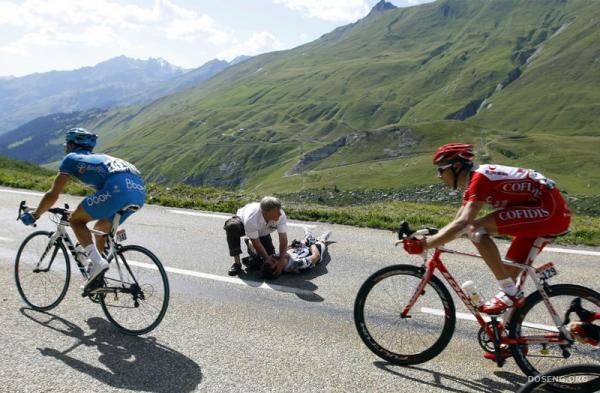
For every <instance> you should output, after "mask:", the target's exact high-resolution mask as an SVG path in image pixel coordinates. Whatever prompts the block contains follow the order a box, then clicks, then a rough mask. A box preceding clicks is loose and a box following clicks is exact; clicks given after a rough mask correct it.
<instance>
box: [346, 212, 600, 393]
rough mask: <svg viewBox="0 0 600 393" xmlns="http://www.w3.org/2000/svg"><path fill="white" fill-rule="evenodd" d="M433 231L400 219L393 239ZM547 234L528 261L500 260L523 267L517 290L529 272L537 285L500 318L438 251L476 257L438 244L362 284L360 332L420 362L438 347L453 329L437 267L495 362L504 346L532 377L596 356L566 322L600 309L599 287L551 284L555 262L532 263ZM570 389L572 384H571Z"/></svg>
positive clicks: (384, 349)
mask: <svg viewBox="0 0 600 393" xmlns="http://www.w3.org/2000/svg"><path fill="white" fill-rule="evenodd" d="M435 233H437V230H436V229H431V228H426V229H421V230H418V231H412V230H411V229H410V228H409V226H408V224H407V223H406V222H403V223H402V224H401V225H400V230H399V231H398V238H399V239H400V240H403V239H409V238H414V237H417V236H429V235H433V234H435ZM551 240H552V237H544V238H538V239H536V241H535V243H534V245H533V247H532V248H531V251H530V253H529V257H528V261H527V263H525V264H518V263H513V262H510V261H507V260H503V262H504V263H505V264H506V265H509V266H515V267H518V268H520V269H522V270H523V271H522V273H521V274H520V276H519V278H518V280H517V286H518V287H519V290H522V289H523V288H524V286H525V280H526V278H527V277H528V276H529V277H531V278H532V280H533V282H534V284H535V286H536V288H537V290H536V291H534V292H533V293H531V294H530V295H529V296H527V298H526V299H525V303H524V305H523V306H522V307H520V308H513V309H509V310H508V311H507V312H505V313H504V314H503V315H501V317H502V318H500V316H498V315H490V316H487V315H482V314H481V313H480V312H479V311H478V310H477V308H476V307H475V305H473V304H472V303H471V300H470V298H469V296H468V295H467V294H466V293H465V292H464V291H463V289H462V288H461V287H460V285H459V284H458V282H457V281H456V280H455V279H454V277H453V276H452V274H451V273H450V272H449V271H448V269H447V268H446V266H445V265H444V263H443V262H442V260H441V255H442V254H443V253H448V254H455V255H461V256H468V257H476V258H481V256H480V255H477V254H471V253H466V252H460V251H455V250H451V249H448V248H445V247H439V248H437V249H435V251H434V252H433V255H432V256H431V258H429V259H427V253H424V254H423V259H424V263H423V265H422V266H420V267H417V266H412V265H393V266H388V267H386V268H383V269H381V270H379V271H377V272H375V273H374V274H373V275H371V276H370V277H369V278H368V279H367V280H366V281H365V282H364V283H363V285H362V286H361V288H360V290H359V292H358V295H357V297H356V301H355V303H354V321H355V324H356V328H357V330H358V334H359V335H360V337H361V339H362V340H363V342H364V343H365V344H366V345H367V347H368V348H369V349H370V350H371V351H373V352H374V353H375V354H376V355H377V356H379V357H381V358H382V359H385V360H387V361H389V362H391V363H394V364H399V365H412V364H419V363H423V362H426V361H428V360H431V359H432V358H434V357H435V356H437V355H438V354H440V353H441V352H442V351H443V350H444V348H446V346H447V345H448V343H449V342H450V339H451V337H452V334H453V333H454V328H455V325H456V310H455V306H454V302H453V300H452V297H451V296H450V293H449V291H448V289H447V288H446V286H445V285H444V284H443V283H442V281H441V280H440V278H438V277H437V276H436V275H435V274H434V273H435V272H436V270H437V271H439V272H440V273H441V274H442V277H443V278H445V279H446V281H447V282H448V284H449V285H450V287H451V288H452V289H453V290H454V291H455V292H456V294H457V296H458V297H459V299H460V300H462V302H463V303H464V304H465V306H466V307H467V309H468V310H469V311H470V312H471V314H473V319H474V320H476V321H477V322H478V323H479V325H480V329H479V334H478V341H479V345H480V346H481V347H482V348H483V350H484V351H486V352H488V353H491V354H494V355H496V356H495V359H496V363H497V364H498V366H499V367H502V366H503V365H504V362H505V360H506V356H505V354H506V351H507V350H510V351H511V353H512V355H513V357H514V358H515V361H516V362H517V364H518V366H519V367H520V368H521V370H522V371H523V372H524V373H525V374H526V375H530V376H535V375H538V374H539V373H543V372H546V371H549V370H551V369H553V368H556V367H558V366H564V365H566V364H575V363H595V362H598V361H599V360H600V351H598V350H597V348H596V347H593V346H592V345H589V344H582V343H579V342H577V341H576V340H575V339H574V337H573V335H572V334H571V333H570V332H569V330H568V329H567V324H568V323H569V322H570V321H578V320H579V321H582V322H591V321H589V320H586V318H587V316H589V315H598V314H596V313H593V312H590V311H588V310H589V309H592V310H600V294H599V293H598V292H596V291H594V290H592V289H589V288H586V287H583V286H580V285H571V284H557V285H550V284H549V283H548V281H549V279H550V278H551V277H553V276H555V275H556V274H557V271H556V268H555V267H554V265H553V264H552V263H546V264H544V265H543V266H541V267H539V268H534V267H532V263H533V262H534V260H535V258H536V257H537V256H538V255H539V253H540V252H541V251H542V249H543V248H544V247H545V246H546V245H547V244H548V243H549V242H550V241H551ZM573 313H574V314H576V316H575V317H574V318H573V317H572V316H571V314H573ZM502 352H505V353H504V354H503V353H502ZM503 355H504V356H503ZM569 388H570V389H571V391H573V390H572V388H573V386H570V387H569ZM575 388H576V386H575Z"/></svg>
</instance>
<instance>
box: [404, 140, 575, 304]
mask: <svg viewBox="0 0 600 393" xmlns="http://www.w3.org/2000/svg"><path fill="white" fill-rule="evenodd" d="M473 157H474V154H473V145H469V144H464V143H449V144H446V145H443V146H441V147H440V148H439V149H438V150H437V151H436V152H435V155H434V156H433V164H434V165H436V166H437V172H438V177H439V178H440V179H441V180H442V181H443V182H444V183H446V184H447V185H448V186H452V187H453V188H454V189H456V188H457V187H460V188H461V189H464V190H465V191H464V194H463V204H462V207H461V208H460V209H459V211H458V213H457V214H456V217H455V218H454V221H452V222H451V223H450V224H448V225H446V226H445V227H444V228H442V229H441V230H440V231H439V232H438V233H437V234H436V235H433V236H430V237H428V238H426V239H415V240H410V241H407V242H405V246H404V247H405V249H406V251H407V252H409V253H411V254H420V253H422V252H423V250H425V249H428V248H435V247H438V246H441V245H442V244H445V243H448V242H449V241H451V240H453V239H455V238H456V237H458V236H459V235H460V234H462V233H464V232H465V231H467V232H468V234H469V237H470V238H471V240H472V241H473V244H474V245H475V247H476V248H477V249H478V251H479V253H480V254H481V256H482V257H483V259H484V260H485V262H486V263H487V265H488V266H489V267H490V269H491V271H492V273H494V276H496V279H497V280H498V284H499V286H500V292H499V293H498V294H497V295H496V296H495V297H494V298H493V299H492V300H490V301H489V302H487V303H485V304H484V305H482V306H481V307H480V308H479V311H481V312H484V313H487V314H499V313H501V312H503V311H504V310H506V309H507V308H509V307H519V306H521V305H522V304H523V300H524V298H523V293H522V292H519V291H518V290H517V287H516V285H515V281H514V280H515V279H516V277H517V276H518V274H519V272H520V269H518V268H511V267H506V266H505V265H504V264H503V263H502V261H501V258H500V252H499V251H498V247H497V246H496V244H495V243H494V241H493V240H492V238H491V237H490V235H509V236H512V237H513V240H512V243H511V245H510V248H509V249H508V252H507V254H506V258H507V259H509V260H511V261H513V262H516V263H526V262H527V258H528V255H529V250H530V249H531V246H532V245H533V242H534V241H535V239H536V238H537V237H542V236H550V235H559V234H562V233H564V232H566V231H567V230H568V228H569V223H570V221H571V212H570V211H569V209H568V207H567V204H566V202H565V200H564V199H563V197H562V195H561V194H560V192H559V191H558V189H557V188H556V187H555V184H554V182H553V181H552V180H550V179H547V178H546V177H544V176H543V175H541V174H540V173H538V172H536V171H534V170H531V169H522V168H513V167H508V166H503V165H476V164H475V163H474V162H473ZM485 204H488V205H491V206H492V207H494V208H496V209H498V210H496V211H494V212H492V213H490V214H488V215H486V216H483V217H481V218H477V216H478V214H479V212H480V211H481V208H482V207H483V206H484V205H485Z"/></svg>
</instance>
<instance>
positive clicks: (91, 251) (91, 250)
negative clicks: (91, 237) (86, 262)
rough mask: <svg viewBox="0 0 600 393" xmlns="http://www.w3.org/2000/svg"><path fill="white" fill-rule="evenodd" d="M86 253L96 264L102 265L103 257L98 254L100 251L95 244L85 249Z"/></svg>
mask: <svg viewBox="0 0 600 393" xmlns="http://www.w3.org/2000/svg"><path fill="white" fill-rule="evenodd" d="M85 253H86V254H87V256H88V258H90V260H91V261H92V263H94V264H97V263H100V261H101V260H102V257H101V256H100V253H99V252H98V249H97V248H96V246H95V245H94V243H92V244H89V245H87V246H86V247H85Z"/></svg>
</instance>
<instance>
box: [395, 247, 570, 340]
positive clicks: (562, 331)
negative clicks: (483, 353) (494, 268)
mask: <svg viewBox="0 0 600 393" xmlns="http://www.w3.org/2000/svg"><path fill="white" fill-rule="evenodd" d="M548 243H550V240H549V239H547V238H543V237H539V238H537V239H536V241H535V242H534V244H533V246H532V248H531V251H530V252H529V256H528V258H527V262H526V263H523V264H521V263H514V262H512V261H509V260H506V259H502V262H503V263H504V264H505V265H507V266H511V267H516V268H519V269H521V270H523V271H522V272H521V274H520V276H519V279H518V280H517V287H518V289H519V291H521V290H522V289H523V286H524V285H525V279H526V278H527V276H528V275H530V276H531V278H532V280H533V281H534V283H535V285H536V287H537V290H538V291H539V292H540V294H541V295H542V298H543V299H544V303H545V305H546V308H547V309H548V312H549V313H550V315H551V316H552V320H553V321H554V323H555V325H556V328H557V330H558V332H557V333H549V334H545V335H541V336H528V337H527V338H509V337H498V338H496V337H497V334H498V332H497V331H496V332H495V331H494V330H495V327H494V326H491V325H490V324H488V323H487V321H486V320H485V319H484V317H483V316H482V315H481V313H480V312H479V311H478V310H477V308H475V306H474V305H473V304H472V303H471V300H470V299H469V296H467V294H466V293H465V292H464V291H463V289H462V288H461V286H460V285H459V284H458V282H457V281H456V279H455V278H454V277H453V276H452V274H451V273H450V271H448V269H447V268H446V266H445V265H444V263H443V262H442V260H441V259H440V256H441V254H442V253H448V254H455V255H461V256H468V257H473V258H482V257H481V255H479V254H471V253H467V252H461V251H455V250H451V249H448V248H445V247H439V248H436V249H435V251H434V253H433V255H432V256H431V258H429V259H427V255H426V254H424V255H423V259H424V269H425V273H424V275H423V279H422V280H421V282H420V284H419V286H418V287H417V289H416V290H415V293H414V295H413V296H412V298H411V299H410V301H409V303H408V304H407V305H406V307H405V308H404V310H403V311H402V313H401V317H402V318H408V317H409V312H410V310H411V309H412V308H413V306H414V305H415V304H416V302H417V300H418V299H419V297H420V296H421V294H422V293H423V290H424V289H425V287H426V285H427V284H428V283H429V281H431V278H432V276H433V274H434V273H435V271H436V270H439V271H440V273H441V274H442V276H444V278H445V279H446V281H447V282H448V284H449V285H450V286H451V287H452V289H453V290H454V292H456V294H457V296H458V297H459V298H460V299H461V300H462V302H463V303H464V305H465V306H466V307H467V309H468V310H469V311H470V312H471V313H472V314H473V316H474V317H475V319H476V320H477V322H478V323H479V325H480V326H481V328H482V329H483V330H484V331H485V332H486V334H487V335H488V337H489V338H490V339H492V340H494V342H497V344H498V345H500V344H506V345H517V344H543V343H553V344H559V345H569V344H571V343H573V341H574V339H573V336H572V335H571V333H570V332H569V331H568V329H567V328H566V326H564V324H563V323H562V320H561V317H560V316H559V315H558V313H557V312H556V309H555V308H554V306H553V305H552V303H551V302H550V297H549V296H548V293H547V292H546V290H545V289H544V286H545V281H546V280H544V279H540V278H539V277H538V275H537V273H538V272H539V271H538V269H536V268H534V267H532V266H531V264H532V263H533V261H534V260H535V258H536V257H537V256H538V255H539V254H540V252H541V251H542V249H543V248H544V247H545V246H546V245H547V244H548ZM513 313H514V309H509V311H507V313H506V314H505V319H504V321H503V322H504V326H508V324H509V321H510V319H511V317H512V315H513ZM494 319H495V316H494V317H492V320H494ZM498 336H499V334H498ZM498 339H499V340H498Z"/></svg>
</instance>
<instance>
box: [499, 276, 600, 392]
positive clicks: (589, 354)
mask: <svg viewBox="0 0 600 393" xmlns="http://www.w3.org/2000/svg"><path fill="white" fill-rule="evenodd" d="M547 288H548V289H547V292H548V296H549V297H550V302H551V303H552V306H553V307H554V309H555V310H556V312H557V313H558V316H559V317H560V320H561V321H563V319H564V317H565V313H566V312H567V311H568V310H569V307H570V305H571V302H572V301H573V300H574V299H575V298H580V299H581V305H582V307H583V308H585V309H586V310H589V311H593V312H597V311H600V294H599V293H598V292H596V291H594V290H592V289H589V288H586V287H583V286H580V285H571V284H558V285H551V286H548V287H547ZM571 319H572V321H575V322H577V321H578V320H577V316H576V315H575V314H574V313H573V314H571ZM509 331H510V335H511V337H514V338H518V339H523V340H532V341H533V340H536V339H540V337H541V338H542V339H540V340H538V343H536V344H527V345H514V346H512V348H511V349H512V352H513V355H514V357H515V361H516V362H517V365H518V366H519V367H520V368H521V370H522V371H523V372H524V373H525V374H526V375H529V376H536V375H538V374H542V373H545V372H548V371H550V370H551V369H554V368H557V367H560V366H567V365H573V364H582V363H598V362H599V361H600V353H599V352H598V350H596V349H595V348H594V347H592V346H591V345H589V344H582V343H579V342H574V343H573V344H570V345H566V346H565V345H558V344H555V343H552V342H551V338H560V334H559V329H558V328H557V327H556V323H555V322H554V320H553V319H552V317H551V315H550V312H549V311H548V308H547V307H546V304H545V303H544V300H543V298H542V295H541V294H540V292H539V291H536V292H534V293H532V294H531V295H529V296H528V297H527V299H525V304H524V305H523V306H522V307H521V308H518V309H517V310H515V313H514V314H513V316H512V317H511V321H510V326H509ZM544 337H545V338H547V340H544ZM558 388H560V386H558ZM564 388H565V389H568V390H569V391H582V392H583V391H586V390H579V388H578V387H577V385H573V386H565V387H564Z"/></svg>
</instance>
